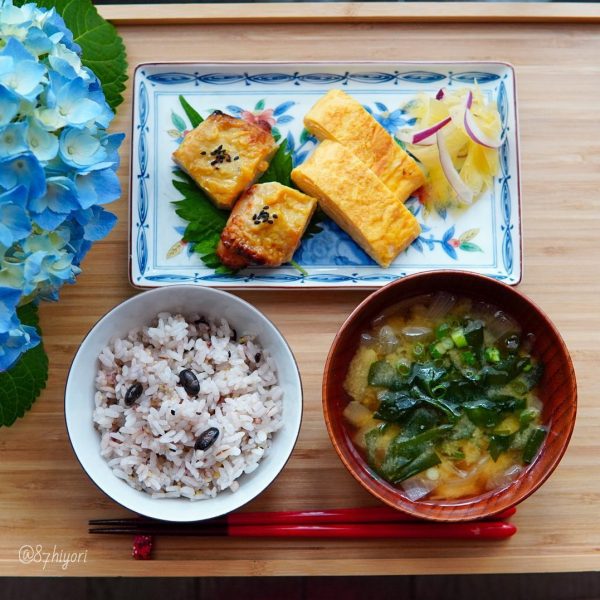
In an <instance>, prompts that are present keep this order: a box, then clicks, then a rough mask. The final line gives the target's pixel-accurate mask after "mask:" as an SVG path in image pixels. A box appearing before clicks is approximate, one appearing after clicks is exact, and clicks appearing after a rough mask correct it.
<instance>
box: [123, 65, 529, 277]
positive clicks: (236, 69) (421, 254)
mask: <svg viewBox="0 0 600 600" xmlns="http://www.w3.org/2000/svg"><path fill="white" fill-rule="evenodd" d="M475 82H476V83H477V85H478V86H479V87H480V88H481V90H482V91H483V93H484V94H485V96H486V97H487V98H488V99H493V100H495V101H496V102H497V104H498V109H499V112H500V117H501V120H502V126H503V129H504V130H505V132H506V141H505V143H504V145H503V146H502V148H501V149H500V173H499V175H498V176H497V177H496V178H495V181H494V186H493V189H491V190H490V191H488V192H486V193H485V194H484V195H483V196H482V197H480V198H479V200H477V202H476V203H475V204H474V205H473V206H472V207H470V208H469V209H468V210H465V211H448V212H446V213H443V214H437V213H434V214H431V213H430V214H424V211H423V210H422V206H421V205H420V204H419V201H418V199H417V198H411V199H409V200H408V201H407V206H408V207H409V208H410V210H411V211H412V212H413V213H414V214H415V215H416V217H417V219H418V220H419V222H420V223H421V226H422V233H421V235H420V236H419V238H418V239H417V240H415V242H413V244H412V245H411V246H410V247H409V248H408V249H407V250H406V251H405V252H403V253H401V254H400V255H399V256H398V257H397V259H396V260H395V261H394V263H393V265H392V266H391V267H390V268H388V269H383V268H381V267H379V266H378V265H377V264H376V263H375V262H374V261H372V260H371V259H370V258H369V257H368V256H367V255H366V254H365V253H364V252H363V251H362V250H361V249H360V248H359V247H358V246H357V245H356V244H355V243H354V242H353V241H352V240H351V239H350V238H349V237H348V236H347V235H346V234H345V233H344V232H343V231H341V230H340V229H339V228H338V227H337V226H336V225H335V224H334V223H333V222H331V221H329V220H327V221H325V222H324V223H323V231H322V232H321V233H319V234H317V235H315V236H314V237H312V238H310V239H307V240H304V241H303V242H302V244H301V246H300V248H299V249H298V250H297V252H296V254H295V256H294V259H295V260H296V261H297V262H298V263H299V264H300V265H302V267H303V268H304V270H305V271H306V272H307V273H308V274H307V275H303V274H301V273H300V272H299V271H298V270H297V269H295V268H294V267H292V266H290V265H285V266H282V267H279V268H276V269H273V268H267V267H252V268H248V269H245V270H243V271H241V272H239V273H238V274H236V275H234V276H227V275H218V274H216V273H215V272H214V270H213V269H210V268H208V267H206V266H205V265H204V264H203V263H202V261H201V260H200V259H199V257H198V256H197V255H195V254H194V253H193V252H191V251H190V250H191V248H190V245H189V244H187V243H186V242H185V241H183V240H182V234H183V231H184V229H185V222H184V221H182V220H181V219H180V218H179V217H178V216H177V215H176V214H175V211H174V209H173V206H172V205H171V202H172V201H175V200H179V199H181V195H180V194H179V192H178V191H177V190H176V189H175V188H174V187H173V184H172V179H173V176H172V173H173V168H174V163H173V162H172V160H171V153H172V152H173V151H174V150H175V149H176V147H177V145H178V144H179V143H180V142H181V140H182V139H183V136H184V135H185V132H186V130H187V129H188V128H190V123H189V121H188V120H187V118H186V115H185V113H184V111H183V110H182V108H181V105H180V103H179V99H178V97H179V95H183V96H184V97H185V98H186V99H187V100H188V102H189V103H190V104H191V105H192V106H193V107H194V108H196V110H198V112H199V113H200V114H201V115H202V116H203V117H206V116H207V115H209V114H210V113H211V112H212V111H213V110H215V109H220V110H222V111H224V112H227V113H229V114H232V115H234V116H238V117H241V118H245V119H248V120H254V121H255V120H266V121H268V122H269V123H270V124H271V125H272V127H273V132H274V135H276V136H281V138H285V139H287V141H288V147H289V148H290V149H291V150H292V151H293V158H294V163H295V164H299V163H301V162H302V161H303V160H304V159H305V158H306V157H307V156H308V154H310V152H311V151H312V149H313V148H314V145H315V140H314V138H312V137H311V136H310V135H308V133H307V132H306V131H305V130H304V128H303V125H302V119H303V117H304V115H305V114H306V112H307V111H308V109H309V108H310V107H311V106H312V105H313V104H314V103H315V102H316V100H318V99H319V98H320V97H321V96H323V94H325V93H326V92H327V91H328V90H330V89H333V88H339V89H343V90H344V91H347V92H348V93H350V94H352V95H353V96H354V97H356V98H357V99H358V100H360V102H362V104H363V105H364V106H365V107H366V108H367V109H368V110H369V111H370V112H371V113H372V114H373V116H374V117H375V118H376V119H377V120H378V121H379V122H380V123H381V124H382V125H383V126H384V127H386V129H388V130H389V131H392V132H393V131H395V130H396V129H397V128H398V127H402V126H405V125H406V123H407V120H408V118H409V117H408V115H407V114H406V113H404V112H403V110H402V107H403V106H404V105H405V104H406V103H407V102H408V101H409V100H411V99H413V98H414V97H415V96H416V94H417V93H419V92H427V93H431V94H435V93H436V92H437V91H438V90H439V89H440V88H441V87H446V88H450V89H451V88H453V87H458V86H471V85H474V84H475ZM133 93H134V104H133V135H132V157H131V204H130V228H131V229H130V279H131V283H132V284H133V285H135V286H136V287H156V286H162V285H170V284H176V283H197V284H200V285H213V286H218V287H223V288H248V287H250V288H263V287H270V288H273V287H277V288H376V287H379V286H382V285H384V284H386V283H388V282H389V281H392V280H394V279H397V278H399V277H404V276H405V275H410V274H412V273H418V272H420V271H426V270H432V269H461V270H467V271H474V272H477V273H482V274H484V275H488V276H490V277H494V278H496V279H500V280H502V281H504V282H505V283H508V284H511V285H516V284H517V283H519V281H520V279H521V253H522V251H521V219H520V186H519V156H518V132H517V109H516V95H515V80H514V71H513V68H512V67H511V66H510V65H508V64H505V63H500V62H460V63H457V62H453V63H444V62H439V63H437V62H436V63H405V62H385V63H355V62H354V63H302V64H294V63H210V64H208V63H198V64H192V63H158V64H143V65H139V66H138V67H137V69H136V72H135V78H134V92H133Z"/></svg>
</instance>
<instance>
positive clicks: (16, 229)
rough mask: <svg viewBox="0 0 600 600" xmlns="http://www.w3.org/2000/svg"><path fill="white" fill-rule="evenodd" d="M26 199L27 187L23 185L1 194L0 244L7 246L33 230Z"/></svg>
mask: <svg viewBox="0 0 600 600" xmlns="http://www.w3.org/2000/svg"><path fill="white" fill-rule="evenodd" d="M26 200H27V188H25V187H24V186H22V185H19V186H17V187H14V188H12V189H11V190H9V191H8V192H5V193H4V194H0V244H2V245H3V246H5V247H7V248H10V246H12V245H13V244H14V243H15V242H19V241H20V240H22V239H23V238H25V237H27V236H28V235H29V233H30V232H31V221H30V220H29V216H28V215H27V211H26V210H25V202H26Z"/></svg>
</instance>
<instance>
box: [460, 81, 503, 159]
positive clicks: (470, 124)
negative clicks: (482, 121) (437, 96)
mask: <svg viewBox="0 0 600 600" xmlns="http://www.w3.org/2000/svg"><path fill="white" fill-rule="evenodd" d="M472 105H473V93H472V92H471V91H470V90H469V93H468V94H467V102H466V110H465V131H466V132H467V135H468V136H469V137H470V138H471V139H472V140H473V141H474V142H475V143H476V144H479V145H480V146H485V147H486V148H500V146H502V144H504V137H503V136H500V138H492V137H490V136H489V135H487V134H485V133H484V132H483V131H481V128H480V127H479V125H477V123H476V121H475V117H474V116H473V113H472V112H471V106H472Z"/></svg>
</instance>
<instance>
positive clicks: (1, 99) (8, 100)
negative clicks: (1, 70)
mask: <svg viewBox="0 0 600 600" xmlns="http://www.w3.org/2000/svg"><path fill="white" fill-rule="evenodd" d="M9 60H10V59H9ZM18 110H19V99H18V98H17V97H16V96H15V95H14V94H13V93H12V92H11V91H9V89H8V88H7V87H5V86H3V85H0V125H6V124H7V123H10V122H11V121H12V119H13V118H14V117H15V115H16V114H17V112H18Z"/></svg>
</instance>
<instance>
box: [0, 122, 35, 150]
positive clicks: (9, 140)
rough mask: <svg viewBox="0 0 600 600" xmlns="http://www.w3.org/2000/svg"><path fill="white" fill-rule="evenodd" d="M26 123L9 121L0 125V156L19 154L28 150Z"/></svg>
mask: <svg viewBox="0 0 600 600" xmlns="http://www.w3.org/2000/svg"><path fill="white" fill-rule="evenodd" d="M27 127H28V125H27V123H24V122H21V123H10V124H9V125H4V126H2V127H0V157H6V156H13V155H15V154H21V153H22V152H26V151H27V150H28V145H27V140H26V139H25V136H26V135H27Z"/></svg>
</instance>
